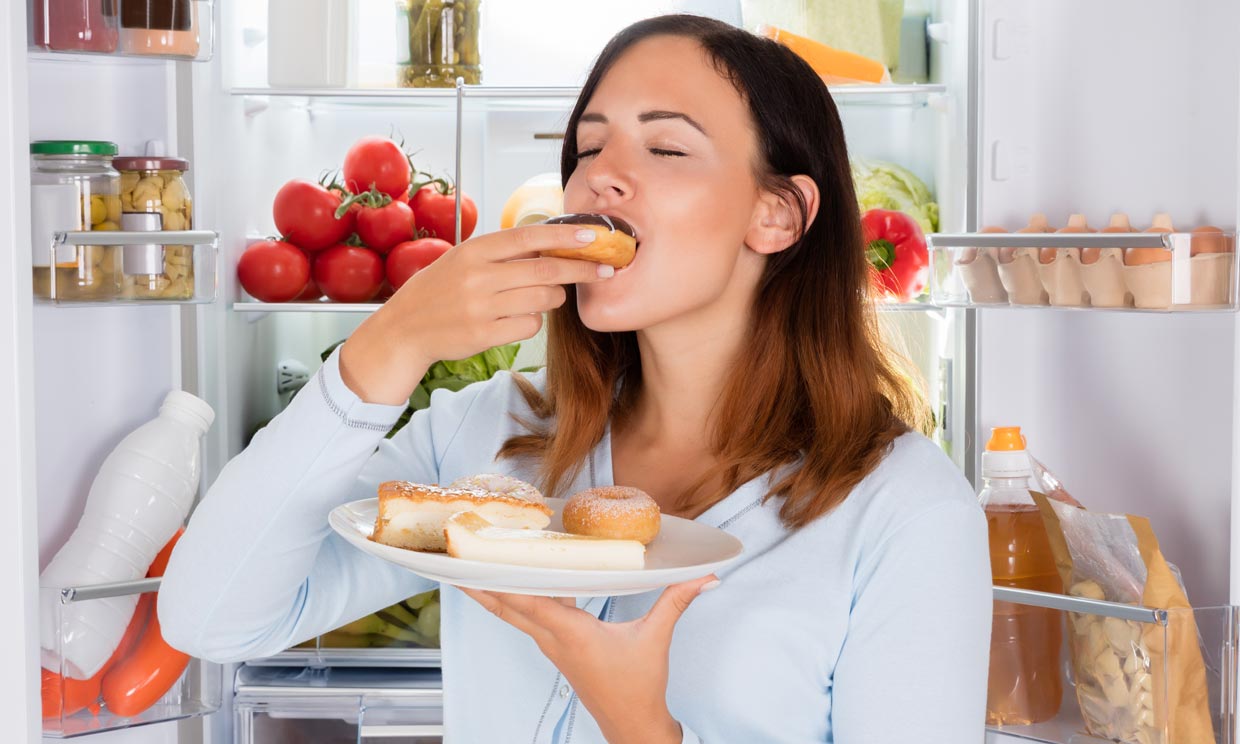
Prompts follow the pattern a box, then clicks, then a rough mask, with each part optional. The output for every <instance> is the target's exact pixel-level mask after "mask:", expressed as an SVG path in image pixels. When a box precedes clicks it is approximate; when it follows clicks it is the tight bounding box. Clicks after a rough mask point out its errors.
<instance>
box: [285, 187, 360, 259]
mask: <svg viewBox="0 0 1240 744" xmlns="http://www.w3.org/2000/svg"><path fill="white" fill-rule="evenodd" d="M343 201H344V200H343V199H342V198H341V195H340V192H338V191H334V190H329V189H327V188H324V187H323V186H322V185H320V184H317V183H314V182H313V181H304V180H301V179H294V180H292V181H289V182H288V183H286V184H284V185H283V186H281V187H280V190H279V191H277V192H276V198H275V200H274V201H273V203H272V205H271V212H272V216H273V217H274V218H275V222H276V229H277V230H279V231H280V234H281V235H283V236H284V238H285V239H286V240H288V241H289V242H290V243H292V244H294V245H296V246H297V247H299V248H304V249H306V250H308V251H319V250H323V249H324V248H327V247H328V246H332V245H335V244H336V243H339V242H341V241H343V240H345V239H346V238H348V237H349V236H350V235H352V234H353V230H354V226H355V221H356V217H355V214H354V212H353V211H351V210H346V211H345V212H344V213H343V214H341V215H340V217H337V216H336V211H337V210H338V209H339V208H340V205H341V204H342V203H343Z"/></svg>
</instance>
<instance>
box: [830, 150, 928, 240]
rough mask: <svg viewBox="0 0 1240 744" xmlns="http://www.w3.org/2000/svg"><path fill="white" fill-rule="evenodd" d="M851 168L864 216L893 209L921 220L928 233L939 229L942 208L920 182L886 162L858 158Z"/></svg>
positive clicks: (926, 187)
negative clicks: (872, 211) (873, 210)
mask: <svg viewBox="0 0 1240 744" xmlns="http://www.w3.org/2000/svg"><path fill="white" fill-rule="evenodd" d="M850 164H851V166H852V177H853V185H854V187H855V188H856V190H857V202H858V203H859V204H860V205H861V211H862V212H866V211H869V210H871V209H892V210H895V211H897V212H903V213H904V214H907V215H908V216H909V217H912V218H913V219H915V220H917V224H918V225H920V226H921V229H922V230H923V231H925V232H927V233H932V232H936V231H937V230H938V229H939V205H938V204H936V203H935V201H934V195H933V194H931V193H930V188H929V187H928V186H926V184H925V183H923V182H922V180H921V179H920V178H918V177H917V176H915V175H913V174H912V173H911V172H910V171H908V170H907V169H905V168H901V167H900V166H898V165H896V164H895V163H888V162H885V161H882V160H865V159H862V158H856V159H854V160H852V162H851V163H850Z"/></svg>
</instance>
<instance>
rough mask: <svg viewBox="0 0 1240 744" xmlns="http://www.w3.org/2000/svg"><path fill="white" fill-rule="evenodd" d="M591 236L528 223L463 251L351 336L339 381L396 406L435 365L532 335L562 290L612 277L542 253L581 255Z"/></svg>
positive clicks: (423, 274) (442, 260)
mask: <svg viewBox="0 0 1240 744" xmlns="http://www.w3.org/2000/svg"><path fill="white" fill-rule="evenodd" d="M595 237H596V233H595V232H594V231H593V230H590V229H588V228H582V227H579V226H576V225H528V226H525V227H518V228H515V229H513V230H501V231H500V232H494V233H488V234H486V235H480V236H478V237H476V238H472V239H470V240H467V241H465V242H463V243H461V244H460V245H458V246H456V247H454V248H452V249H451V250H449V251H448V252H447V253H445V254H443V255H442V256H440V257H439V259H438V260H436V261H435V262H434V263H432V264H431V265H430V266H428V267H426V268H425V269H423V270H422V271H419V272H418V273H417V274H415V275H414V276H413V277H412V278H411V279H410V280H409V281H407V282H405V284H404V286H402V287H401V288H400V289H399V290H397V292H396V294H394V295H393V296H392V298H391V299H389V300H388V301H387V302H386V303H384V305H383V307H381V308H380V309H379V310H378V311H376V312H375V313H374V314H372V315H371V316H370V317H369V318H367V319H366V321H365V322H363V323H362V325H361V326H359V327H358V329H357V330H356V331H354V332H353V335H352V336H350V337H349V340H348V341H347V342H346V343H345V344H344V346H343V347H342V348H341V351H340V374H341V377H342V378H343V379H344V382H345V384H346V385H348V386H349V389H351V390H352V391H353V392H354V393H355V394H357V396H358V397H360V398H361V399H362V400H364V401H367V402H370V403H387V404H390V405H396V404H400V403H404V402H405V401H406V400H408V398H409V396H410V394H412V393H413V389H414V388H415V387H417V385H418V382H420V381H421V379H422V376H423V375H425V374H426V370H427V369H428V368H429V367H430V366H431V365H432V364H434V363H435V362H436V361H439V360H441V359H464V358H465V357H468V356H472V355H474V354H477V353H479V352H481V351H485V350H486V349H489V348H491V347H492V346H499V345H501V344H508V343H512V342H513V341H520V340H523V339H527V338H530V337H532V336H533V335H534V334H536V333H538V331H539V329H540V328H542V313H544V312H547V311H548V310H552V309H554V308H557V307H559V306H560V305H562V304H564V301H565V299H566V297H567V294H566V291H565V289H564V286H563V285H565V284H578V283H584V282H596V281H600V280H602V279H606V278H607V277H610V276H611V275H612V274H614V273H615V270H614V269H612V268H611V267H610V266H603V265H602V264H596V263H593V262H591V261H579V260H574V259H567V258H551V257H546V256H539V253H538V252H539V251H544V250H547V249H551V248H581V247H583V246H585V245H588V244H589V243H591V242H593V241H594V239H595Z"/></svg>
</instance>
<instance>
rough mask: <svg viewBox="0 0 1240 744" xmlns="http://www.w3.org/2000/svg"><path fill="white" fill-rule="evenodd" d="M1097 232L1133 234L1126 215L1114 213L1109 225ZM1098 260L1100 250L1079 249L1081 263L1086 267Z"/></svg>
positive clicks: (1100, 254)
mask: <svg viewBox="0 0 1240 744" xmlns="http://www.w3.org/2000/svg"><path fill="white" fill-rule="evenodd" d="M1098 232H1104V233H1130V232H1133V229H1132V223H1130V222H1129V221H1128V215H1126V214H1124V213H1123V212H1116V213H1115V214H1113V215H1111V223H1110V224H1109V225H1107V226H1106V227H1104V228H1102V229H1101V230H1099V231H1098ZM1099 258H1102V249H1101V248H1082V249H1081V263H1083V264H1087V265H1088V264H1096V263H1098V259H1099Z"/></svg>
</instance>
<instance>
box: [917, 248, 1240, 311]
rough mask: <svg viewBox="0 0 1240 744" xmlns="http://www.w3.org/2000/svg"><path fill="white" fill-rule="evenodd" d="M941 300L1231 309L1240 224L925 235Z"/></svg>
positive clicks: (933, 287) (933, 289)
mask: <svg viewBox="0 0 1240 744" xmlns="http://www.w3.org/2000/svg"><path fill="white" fill-rule="evenodd" d="M926 243H927V245H929V247H930V250H931V253H932V257H931V274H930V296H931V301H932V302H933V303H934V304H936V305H940V306H943V307H975V308H982V307H986V308H991V307H1020V308H1035V309H1073V310H1094V311H1097V310H1107V311H1112V312H1114V311H1121V312H1122V311H1128V312H1163V313H1166V312H1218V311H1225V312H1234V311H1235V310H1236V306H1237V302H1236V292H1237V277H1236V270H1237V268H1238V266H1237V262H1236V260H1235V233H1234V232H1224V231H1213V232H1202V231H1197V232H1191V233H1190V232H1170V233H1157V232H1153V233H975V234H935V235H928V236H927V237H926Z"/></svg>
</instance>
